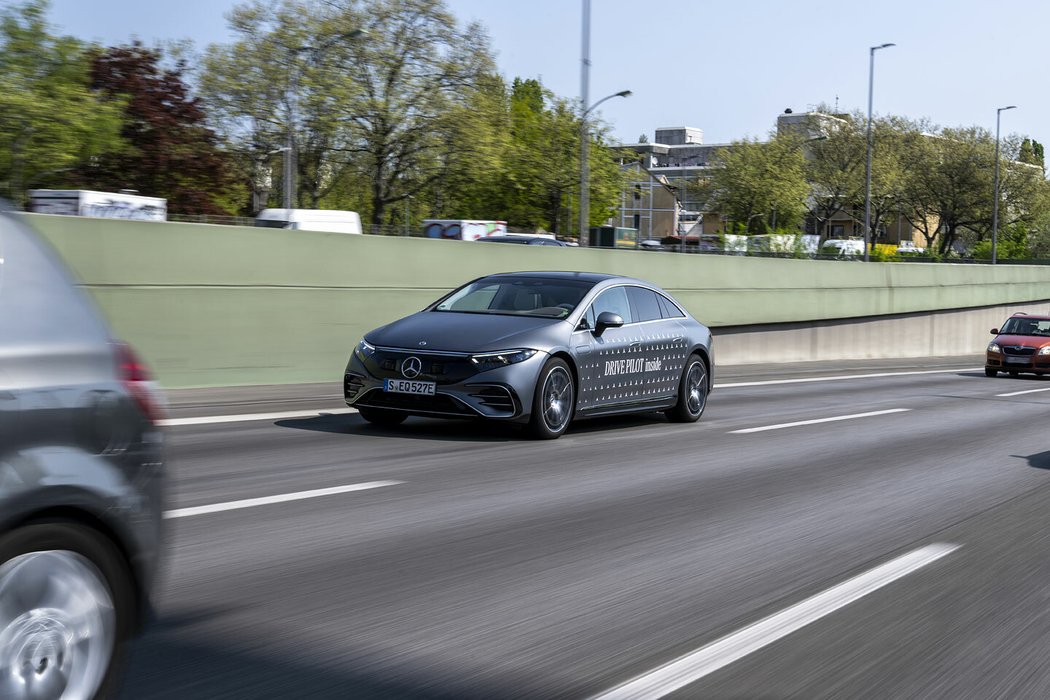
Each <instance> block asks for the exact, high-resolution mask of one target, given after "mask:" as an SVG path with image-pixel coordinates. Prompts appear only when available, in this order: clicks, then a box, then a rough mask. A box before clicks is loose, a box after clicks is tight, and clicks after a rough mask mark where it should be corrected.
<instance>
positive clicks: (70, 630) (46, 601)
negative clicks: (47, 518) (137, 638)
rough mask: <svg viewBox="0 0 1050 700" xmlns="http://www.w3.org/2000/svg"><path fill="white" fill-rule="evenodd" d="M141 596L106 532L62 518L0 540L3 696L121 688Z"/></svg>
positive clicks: (93, 694) (100, 694)
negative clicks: (66, 521) (119, 685)
mask: <svg viewBox="0 0 1050 700" xmlns="http://www.w3.org/2000/svg"><path fill="white" fill-rule="evenodd" d="M135 600H136V596H135V593H134V587H133V583H132V580H131V576H130V574H129V571H128V568H127V566H126V564H125V563H124V559H123V557H122V556H121V555H120V554H119V552H118V551H117V549H116V548H115V547H114V546H113V544H112V543H110V542H109V540H107V539H106V538H104V537H103V536H101V535H100V534H98V533H96V532H95V531H94V530H90V529H88V528H84V527H77V526H74V525H71V524H65V523H46V524H39V525H29V526H26V527H23V528H21V529H19V530H15V531H14V532H12V533H10V534H8V535H6V536H4V537H3V538H0V697H3V698H25V699H29V698H54V699H56V700H57V699H58V698H108V697H112V696H113V695H114V694H115V693H116V688H117V685H118V684H119V682H120V673H121V666H122V665H123V664H122V662H123V658H124V648H125V643H124V640H125V639H126V638H127V637H128V636H129V634H130V630H131V629H132V628H133V623H134V620H133V616H134V611H135V609H136V608H135V606H136V603H135Z"/></svg>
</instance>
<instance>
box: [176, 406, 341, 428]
mask: <svg viewBox="0 0 1050 700" xmlns="http://www.w3.org/2000/svg"><path fill="white" fill-rule="evenodd" d="M356 412H357V411H356V410H355V409H352V408H328V409H322V410H317V409H314V410H311V411H280V412H278V413H241V414H238V415H233V416H198V417H196V418H165V419H163V420H160V421H158V423H160V425H162V426H164V427H172V426H176V425H213V424H215V423H243V422H246V421H253V420H281V419H282V418H313V417H315V416H326V415H335V414H344V413H356Z"/></svg>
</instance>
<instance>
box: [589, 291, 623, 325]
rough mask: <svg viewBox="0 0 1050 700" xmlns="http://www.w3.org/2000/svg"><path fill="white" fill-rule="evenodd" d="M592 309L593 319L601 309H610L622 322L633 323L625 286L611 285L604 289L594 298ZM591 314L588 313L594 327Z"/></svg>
mask: <svg viewBox="0 0 1050 700" xmlns="http://www.w3.org/2000/svg"><path fill="white" fill-rule="evenodd" d="M591 308H592V309H593V319H596V318H598V316H600V315H601V314H602V312H603V311H611V312H612V313H614V314H616V315H618V316H620V317H621V318H622V319H623V322H624V323H633V322H634V316H633V315H631V305H630V302H628V301H627V288H626V287H613V288H612V289H606V290H605V291H604V292H602V293H601V294H599V295H598V298H597V299H595V300H594V304H592V305H591ZM591 316H592V314H590V313H589V314H588V319H590V323H591V327H592V328H593V327H594V320H593V319H591Z"/></svg>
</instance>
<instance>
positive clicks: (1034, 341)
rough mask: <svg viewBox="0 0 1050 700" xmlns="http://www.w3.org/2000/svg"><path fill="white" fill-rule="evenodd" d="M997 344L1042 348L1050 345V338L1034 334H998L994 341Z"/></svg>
mask: <svg viewBox="0 0 1050 700" xmlns="http://www.w3.org/2000/svg"><path fill="white" fill-rule="evenodd" d="M992 342H994V343H995V344H996V345H999V346H1003V345H1020V346H1021V347H1023V348H1041V347H1043V346H1044V345H1050V338H1047V337H1045V336H1033V335H997V336H995V340H994V341H992Z"/></svg>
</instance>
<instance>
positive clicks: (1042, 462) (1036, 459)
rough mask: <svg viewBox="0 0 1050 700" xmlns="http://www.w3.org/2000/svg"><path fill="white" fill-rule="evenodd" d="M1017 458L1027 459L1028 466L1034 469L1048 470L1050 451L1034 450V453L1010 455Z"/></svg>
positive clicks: (1049, 468)
mask: <svg viewBox="0 0 1050 700" xmlns="http://www.w3.org/2000/svg"><path fill="white" fill-rule="evenodd" d="M1010 456H1011V457H1016V458H1017V459H1026V460H1028V466H1030V467H1033V468H1035V469H1046V470H1050V451H1047V452H1036V453H1035V454H1034V455H1010Z"/></svg>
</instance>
